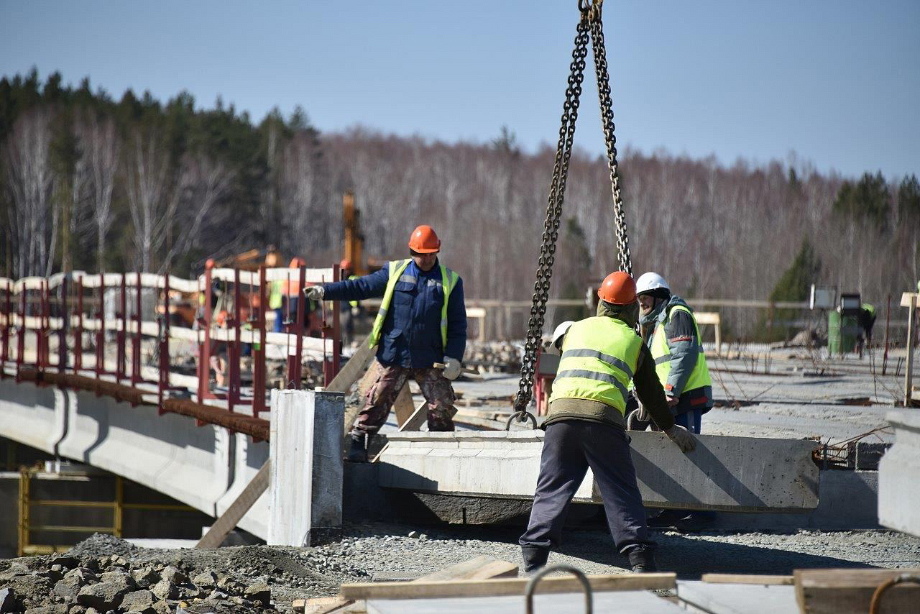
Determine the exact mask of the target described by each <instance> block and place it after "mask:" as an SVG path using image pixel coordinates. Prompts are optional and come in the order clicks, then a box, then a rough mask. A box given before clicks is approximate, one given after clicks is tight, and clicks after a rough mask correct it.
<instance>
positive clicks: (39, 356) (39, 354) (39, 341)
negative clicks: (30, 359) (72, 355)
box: [35, 280, 45, 371]
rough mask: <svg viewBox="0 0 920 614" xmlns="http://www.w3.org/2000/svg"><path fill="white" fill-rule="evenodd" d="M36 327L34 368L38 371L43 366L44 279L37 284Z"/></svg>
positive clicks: (42, 368)
mask: <svg viewBox="0 0 920 614" xmlns="http://www.w3.org/2000/svg"><path fill="white" fill-rule="evenodd" d="M36 316H37V317H38V328H37V329H35V368H36V369H38V370H39V371H42V370H44V368H45V360H44V358H45V351H44V345H45V281H44V280H42V281H40V282H39V284H38V309H37V310H36Z"/></svg>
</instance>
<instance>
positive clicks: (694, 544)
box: [0, 520, 920, 614]
mask: <svg viewBox="0 0 920 614" xmlns="http://www.w3.org/2000/svg"><path fill="white" fill-rule="evenodd" d="M601 526H602V525H601V524H600V521H599V520H598V521H597V522H595V523H592V524H589V527H590V528H576V527H570V528H567V530H566V532H565V534H564V538H565V542H564V543H563V544H562V546H561V547H560V548H559V550H558V551H556V552H553V554H552V555H551V556H550V563H551V564H556V563H565V564H569V565H573V566H575V567H577V568H579V569H581V570H583V571H584V572H585V573H589V574H599V573H625V572H626V571H627V570H626V560H625V559H624V558H623V557H621V556H620V555H619V554H617V553H616V551H615V549H614V547H613V543H612V541H611V539H610V535H609V534H608V533H607V531H606V530H605V529H603V528H601ZM521 531H522V528H521V527H500V526H492V527H486V526H462V525H457V526H450V525H439V526H431V527H412V526H407V525H396V524H373V523H362V524H360V525H349V526H346V527H345V530H344V536H343V538H342V539H341V540H339V541H336V542H332V543H328V544H325V545H322V546H318V547H313V548H286V547H269V546H241V547H231V548H221V549H217V550H188V549H185V550H158V549H146V548H135V547H134V546H132V545H131V544H128V543H127V542H124V541H123V540H120V539H116V538H113V537H110V536H106V535H94V536H93V537H91V538H90V539H88V540H86V541H84V542H82V543H81V544H79V545H77V546H76V547H74V548H73V549H72V550H71V551H70V552H67V553H65V554H63V555H54V556H50V557H29V558H22V559H13V560H7V561H0V611H4V612H5V611H23V610H28V611H32V612H35V613H36V614H37V613H39V612H42V613H57V612H60V613H76V614H95V613H97V612H98V613H99V614H105V613H106V612H108V611H121V612H128V611H133V612H144V613H146V614H154V613H164V614H165V613H166V612H170V613H174V612H177V611H179V612H182V611H184V612H189V613H196V614H204V613H206V612H215V613H221V614H223V613H229V612H241V613H244V614H245V613H248V612H274V611H283V612H289V611H291V602H292V601H293V600H294V599H299V598H310V597H322V596H328V595H335V594H337V593H338V591H339V586H340V584H341V583H343V582H368V581H382V580H411V579H415V578H418V577H420V576H423V575H425V574H429V573H432V572H434V571H437V570H439V569H443V568H445V567H448V566H450V565H454V564H456V563H460V562H462V561H466V560H469V559H471V558H473V557H476V556H479V555H488V556H492V557H495V558H498V559H503V560H506V561H511V562H514V563H518V564H521V558H520V547H519V546H518V545H517V538H518V536H519V535H520V534H521ZM652 538H653V539H654V540H655V541H656V542H657V543H658V545H659V550H658V554H657V558H658V563H659V566H660V567H661V569H663V570H667V571H675V572H677V574H678V577H680V578H682V579H698V578H699V577H700V575H701V574H703V573H709V572H716V573H747V574H790V573H792V571H793V570H794V569H804V568H840V567H888V568H909V567H918V566H920V538H916V537H912V536H909V535H904V534H901V533H897V532H894V531H838V532H821V531H798V532H792V533H788V532H787V533H768V532H758V533H728V532H725V533H722V532H700V533H691V534H680V533H675V532H670V531H668V532H660V531H656V532H653V533H652ZM4 607H6V608H7V609H4ZM177 609H178V610H177Z"/></svg>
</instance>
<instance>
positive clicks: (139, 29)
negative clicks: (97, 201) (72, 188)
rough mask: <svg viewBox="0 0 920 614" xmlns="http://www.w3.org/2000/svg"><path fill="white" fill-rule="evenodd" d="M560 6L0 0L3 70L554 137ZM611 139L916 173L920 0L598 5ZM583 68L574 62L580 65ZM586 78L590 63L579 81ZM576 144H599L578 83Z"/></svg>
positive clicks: (459, 135)
mask: <svg viewBox="0 0 920 614" xmlns="http://www.w3.org/2000/svg"><path fill="white" fill-rule="evenodd" d="M575 7H576V0H555V1H552V2H549V1H530V2H525V1H517V0H515V1H511V0H508V1H500V0H493V1H492V2H486V1H480V0H465V1H463V2H443V1H432V0H428V1H425V2H409V1H401V0H389V1H385V2H384V1H378V2H371V1H362V0H351V1H350V2H328V1H324V2H318V1H317V2H290V1H271V2H258V3H256V2H247V3H244V2H235V1H230V0H223V1H221V2H215V1H211V0H207V1H196V2H187V1H184V2H180V1H175V0H160V1H158V2H144V3H142V2H124V1H117V2H116V1H83V2H73V1H42V0H29V1H26V0H21V1H16V2H13V1H10V0H0V75H5V76H11V75H14V74H16V73H23V72H26V71H28V70H29V69H30V68H31V67H32V66H35V67H37V68H38V70H39V73H40V75H41V76H42V78H44V77H46V76H47V74H48V73H49V72H51V71H54V70H59V71H61V72H62V74H63V76H64V78H65V80H66V81H68V82H71V83H74V84H76V83H78V82H79V81H80V79H82V78H83V77H84V76H89V77H90V79H91V82H92V83H93V85H94V87H100V86H101V87H103V88H105V89H106V90H107V91H108V92H109V93H111V94H113V95H114V96H115V97H120V96H121V94H122V92H123V91H124V90H125V89H126V88H128V87H131V88H134V89H135V90H137V91H139V92H142V91H143V90H148V89H149V90H150V91H151V92H152V93H153V94H154V95H155V96H157V97H160V98H164V99H165V98H168V97H170V96H173V95H175V94H176V93H178V92H179V91H181V90H183V89H185V90H188V91H190V92H191V93H192V94H193V95H194V96H195V98H196V100H197V101H198V103H199V104H200V105H203V106H211V105H212V104H213V103H214V101H215V100H216V98H217V96H218V95H221V96H222V97H223V99H224V101H225V102H227V103H233V104H235V106H236V107H237V109H240V110H247V111H249V112H250V115H251V116H252V118H253V119H254V120H256V121H257V120H259V119H261V118H262V117H263V116H264V115H265V113H266V112H267V111H268V110H269V109H271V108H272V107H274V106H278V107H279V108H280V109H281V110H282V111H283V112H285V113H289V112H290V111H292V110H293V109H294V107H295V106H296V105H298V104H299V105H302V106H303V107H304V108H305V109H306V111H307V113H308V115H309V117H310V119H311V121H312V122H313V123H314V124H315V125H316V126H317V127H318V128H319V129H320V130H322V131H338V130H343V129H346V128H348V127H350V126H353V125H355V124H361V125H364V126H367V127H370V128H375V129H378V130H381V131H384V132H393V133H396V134H401V135H409V134H420V135H422V136H425V137H429V138H435V139H442V140H447V141H455V140H458V139H465V140H472V141H488V140H490V139H492V138H494V137H495V136H497V135H498V134H499V132H500V130H501V127H502V126H508V127H509V128H510V129H511V130H513V131H514V132H515V133H516V135H517V137H518V140H519V142H520V143H521V144H522V146H523V147H524V148H525V149H527V150H529V151H533V150H535V149H536V148H537V147H538V146H539V145H540V144H541V143H543V142H552V143H555V138H556V133H557V131H558V121H559V115H560V113H561V106H562V100H563V92H564V88H565V79H566V77H567V74H568V63H569V58H570V53H571V48H572V40H573V36H574V31H575V23H576V19H577V11H576V8H575ZM605 26H606V28H605V32H606V38H607V51H608V61H609V63H610V72H611V84H612V89H613V95H614V112H615V114H616V124H617V136H618V139H619V142H620V144H621V145H624V144H625V145H629V146H632V147H634V148H638V149H641V150H642V151H645V152H651V151H653V150H656V149H658V148H663V149H666V150H667V151H669V152H671V153H672V154H687V155H690V156H692V157H704V156H708V155H710V154H714V155H715V156H716V157H717V158H718V159H719V160H720V161H722V162H723V163H726V164H732V163H733V162H734V161H735V160H736V159H737V158H738V157H743V158H746V159H747V160H749V161H751V162H754V163H763V162H766V161H768V160H770V159H774V158H777V159H781V160H787V159H788V156H789V153H790V152H791V151H795V152H797V154H798V157H799V159H800V160H806V161H810V162H812V163H814V165H815V166H816V167H817V168H818V169H819V170H822V171H829V170H832V169H833V170H837V171H839V172H841V173H842V174H844V175H858V174H861V173H862V172H863V171H866V170H871V171H875V170H882V172H884V173H885V174H886V176H889V177H898V176H900V175H903V174H905V173H918V174H920V117H918V114H920V112H918V109H920V1H918V0H906V1H894V0H890V1H888V0H879V1H877V2H851V1H847V0H838V1H830V0H822V1H808V2H802V1H801V0H799V1H798V2H792V1H787V0H770V1H769V2H761V3H757V4H755V3H751V2H737V1H735V2H729V1H696V2H687V1H686V0H684V1H670V0H667V1H665V0H662V1H655V2H641V1H639V0H623V1H620V2H612V1H610V0H608V2H607V6H606V7H605ZM589 62H590V58H589ZM591 70H592V69H591V68H590V64H589V71H591ZM586 83H587V87H586V88H585V92H584V94H583V102H582V111H581V114H580V118H579V125H578V131H577V134H576V143H577V145H578V146H580V147H582V148H584V149H586V150H588V151H589V152H592V153H601V152H602V151H603V147H604V146H603V139H602V135H601V129H600V121H599V118H598V111H597V93H596V89H595V86H594V77H593V74H592V73H589V74H588V75H587V78H586Z"/></svg>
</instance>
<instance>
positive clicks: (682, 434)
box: [664, 424, 696, 454]
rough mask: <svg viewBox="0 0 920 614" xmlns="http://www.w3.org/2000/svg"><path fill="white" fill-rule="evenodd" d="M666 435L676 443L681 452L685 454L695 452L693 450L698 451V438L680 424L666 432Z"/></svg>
mask: <svg viewBox="0 0 920 614" xmlns="http://www.w3.org/2000/svg"><path fill="white" fill-rule="evenodd" d="M664 434H665V435H667V436H668V439H670V440H671V441H673V442H674V443H676V444H677V447H678V448H680V451H681V452H683V453H684V454H686V453H687V452H693V450H695V449H696V437H694V436H693V433H691V432H690V431H688V430H687V429H685V428H684V427H682V426H680V425H679V424H675V425H674V426H672V427H671V428H669V429H668V430H666V431H665V432H664Z"/></svg>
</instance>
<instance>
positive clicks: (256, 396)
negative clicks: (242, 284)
mask: <svg viewBox="0 0 920 614" xmlns="http://www.w3.org/2000/svg"><path fill="white" fill-rule="evenodd" d="M267 283H268V282H267V280H266V269H265V265H264V264H263V265H262V266H260V267H259V315H258V317H257V320H256V328H257V330H258V331H259V349H256V348H255V346H253V352H252V415H253V416H255V417H256V418H258V417H259V412H262V411H265V308H266V305H267V303H266V297H265V286H266V284H267Z"/></svg>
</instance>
